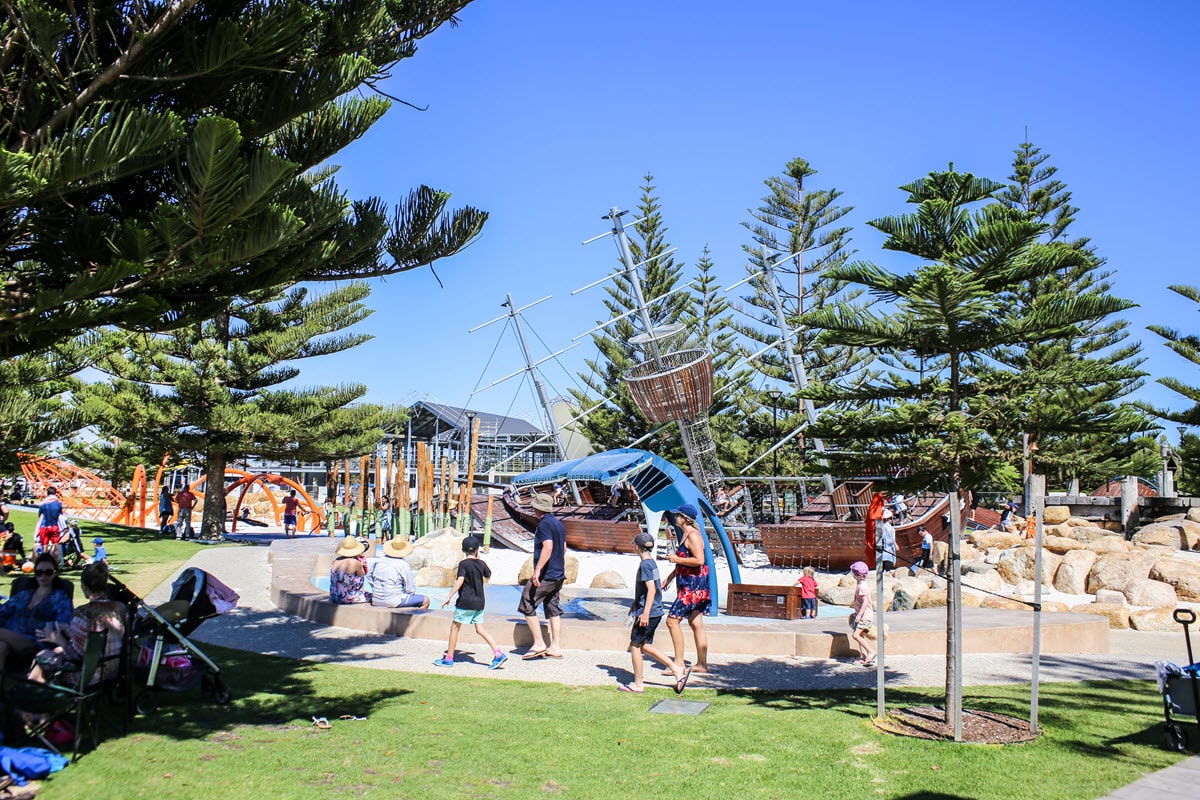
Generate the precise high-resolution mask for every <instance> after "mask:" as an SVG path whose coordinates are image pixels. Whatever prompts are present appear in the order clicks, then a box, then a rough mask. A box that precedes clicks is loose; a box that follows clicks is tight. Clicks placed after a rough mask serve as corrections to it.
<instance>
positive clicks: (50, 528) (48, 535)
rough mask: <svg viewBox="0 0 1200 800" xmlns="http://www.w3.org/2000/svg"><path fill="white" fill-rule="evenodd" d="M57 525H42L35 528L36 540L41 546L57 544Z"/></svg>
mask: <svg viewBox="0 0 1200 800" xmlns="http://www.w3.org/2000/svg"><path fill="white" fill-rule="evenodd" d="M58 533H59V531H58V526H57V525H43V526H42V527H40V528H38V529H37V540H38V542H39V543H40V544H41V545H42V547H50V546H51V545H56V544H58Z"/></svg>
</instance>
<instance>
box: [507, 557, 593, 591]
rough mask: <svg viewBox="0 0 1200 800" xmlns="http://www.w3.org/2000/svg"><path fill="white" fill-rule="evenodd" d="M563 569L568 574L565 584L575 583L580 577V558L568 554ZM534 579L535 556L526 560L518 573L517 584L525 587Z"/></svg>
mask: <svg viewBox="0 0 1200 800" xmlns="http://www.w3.org/2000/svg"><path fill="white" fill-rule="evenodd" d="M563 569H564V571H565V572H566V573H567V578H566V580H565V581H563V583H564V584H567V583H574V582H575V580H576V579H577V578H578V577H579V558H578V557H577V556H575V555H574V554H572V553H567V556H566V558H565V559H564V560H563ZM532 577H533V556H530V557H529V558H527V559H525V563H523V564H521V569H520V570H518V571H517V583H520V584H522V585H524V584H526V583H528V582H529V579H530V578H532Z"/></svg>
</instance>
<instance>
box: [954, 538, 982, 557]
mask: <svg viewBox="0 0 1200 800" xmlns="http://www.w3.org/2000/svg"><path fill="white" fill-rule="evenodd" d="M958 557H959V558H960V559H961V560H963V561H974V560H976V559H979V558H982V557H983V553H982V552H980V550H979V548H977V547H976V546H975V545H973V544H968V543H966V542H964V543H963V546H962V549H961V551H960V552H959V554H958Z"/></svg>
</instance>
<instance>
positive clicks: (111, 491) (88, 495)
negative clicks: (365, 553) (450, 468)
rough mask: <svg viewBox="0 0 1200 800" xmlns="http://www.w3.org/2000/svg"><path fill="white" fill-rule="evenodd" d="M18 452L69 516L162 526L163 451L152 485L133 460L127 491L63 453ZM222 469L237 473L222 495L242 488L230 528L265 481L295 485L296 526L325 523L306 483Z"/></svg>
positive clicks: (34, 485) (30, 479)
mask: <svg viewBox="0 0 1200 800" xmlns="http://www.w3.org/2000/svg"><path fill="white" fill-rule="evenodd" d="M17 457H18V459H19V461H20V464H21V473H22V474H23V475H24V476H25V481H26V483H27V485H28V487H29V491H30V492H31V493H33V495H34V497H43V496H45V494H46V490H47V489H48V488H49V487H51V486H53V487H55V488H56V489H57V490H58V495H59V499H60V500H61V501H62V504H63V508H64V509H65V510H66V512H67V514H68V515H69V516H73V517H82V518H84V519H94V520H97V521H100V522H113V523H116V524H118V525H132V526H136V527H141V528H145V527H148V526H147V524H146V523H147V521H148V519H150V520H153V522H154V523H155V527H161V524H162V521H161V520H159V518H158V495H159V491H160V488H161V486H162V485H163V483H162V479H163V473H164V472H165V471H166V467H167V457H166V456H164V457H163V460H162V463H161V464H159V466H158V470H157V472H156V473H155V475H154V485H153V490H151V487H150V485H149V482H148V481H147V478H146V468H145V467H144V466H142V465H141V464H139V465H138V466H137V468H136V469H135V470H134V473H133V479H132V480H131V481H130V491H129V496H128V497H126V496H125V495H123V494H121V493H120V492H119V491H117V490H116V489H115V488H113V487H112V485H110V484H109V483H108V482H107V481H105V480H104V479H103V478H101V477H99V476H98V475H96V474H94V473H91V472H88V471H87V470H86V469H82V468H81V467H77V466H75V465H74V464H71V463H69V462H66V461H63V460H61V459H57V458H50V457H48V456H36V455H31V454H29V453H18V454H17ZM225 475H226V476H231V475H232V476H237V480H235V481H234V482H233V483H231V484H229V486H227V487H226V488H225V496H226V497H228V496H229V494H230V493H231V492H233V491H235V490H240V491H239V493H238V497H237V503H236V504H235V506H234V509H233V528H232V529H233V530H234V531H236V530H237V523H238V513H239V511H240V510H241V506H242V501H243V500H244V499H245V497H246V494H247V493H248V492H249V490H250V487H251V486H254V485H260V486H262V487H263V488H265V486H266V484H271V485H274V486H283V487H286V488H289V489H295V490H296V495H297V496H298V497H299V498H300V508H299V509H298V510H299V512H300V518H301V519H299V520H297V522H298V523H300V524H299V525H298V526H297V528H298V529H300V528H302V529H304V530H307V531H309V532H310V533H316V532H318V531H320V530H321V529H322V527H323V526H324V524H325V514H324V513H323V512H322V511H321V509H320V508H319V507H318V506H317V504H316V502H314V501H313V499H312V497H311V496H310V495H309V494H308V492H307V491H306V490H305V489H304V487H303V486H301V485H300V484H299V483H296V482H295V481H293V480H291V479H290V478H285V477H283V476H282V475H277V474H275V473H271V472H263V473H252V472H246V471H245V470H240V469H226V470H225ZM207 480H208V478H207V476H205V477H202V478H200V479H199V480H198V481H195V482H194V483H192V485H191V486H189V487H188V488H189V489H191V490H192V492H193V493H194V494H195V495H196V498H197V504H196V505H197V507H200V506H201V505H203V502H204V491H203V489H204V487H205V486H206V485H207ZM266 495H267V497H268V498H269V499H270V501H271V508H272V511H273V513H274V517H275V524H276V525H282V524H283V505H282V504H281V503H280V502H279V501H278V500H276V499H275V495H274V494H272V493H271V492H270V491H267V492H266Z"/></svg>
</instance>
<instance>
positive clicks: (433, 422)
mask: <svg viewBox="0 0 1200 800" xmlns="http://www.w3.org/2000/svg"><path fill="white" fill-rule="evenodd" d="M468 414H474V415H475V417H476V418H477V419H478V420H479V435H480V436H481V437H487V438H498V437H530V436H532V437H537V436H541V435H542V430H541V429H540V428H538V427H537V426H535V425H532V424H531V423H529V422H528V421H527V420H524V419H521V418H520V417H509V416H504V415H502V414H489V413H488V412H486V411H476V410H475V409H470V408H458V407H456V406H448V405H446V404H445V403H434V402H431V401H428V400H421V401H419V402H417V403H414V404H413V405H411V406H410V407H409V415H410V417H411V423H412V433H413V437H414V438H417V439H432V438H433V437H434V435H435V434H443V435H444V434H445V433H446V432H448V431H454V430H462V429H464V428H466V427H467V415H468Z"/></svg>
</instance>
